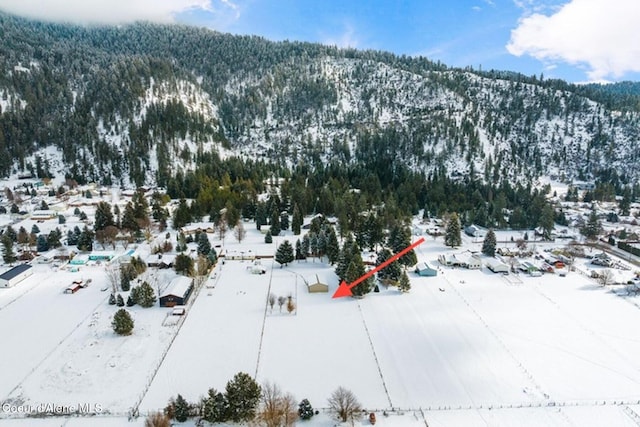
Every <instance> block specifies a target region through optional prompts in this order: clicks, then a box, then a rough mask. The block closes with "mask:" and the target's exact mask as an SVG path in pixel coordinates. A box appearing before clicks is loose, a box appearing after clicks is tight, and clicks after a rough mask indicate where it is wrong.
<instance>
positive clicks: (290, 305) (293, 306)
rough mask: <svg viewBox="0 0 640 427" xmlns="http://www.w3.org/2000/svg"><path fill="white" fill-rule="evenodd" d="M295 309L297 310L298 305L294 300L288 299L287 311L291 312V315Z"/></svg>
mask: <svg viewBox="0 0 640 427" xmlns="http://www.w3.org/2000/svg"><path fill="white" fill-rule="evenodd" d="M295 309H296V304H295V303H294V302H293V299H291V298H289V299H287V311H288V312H289V314H291V313H293V311H294V310H295Z"/></svg>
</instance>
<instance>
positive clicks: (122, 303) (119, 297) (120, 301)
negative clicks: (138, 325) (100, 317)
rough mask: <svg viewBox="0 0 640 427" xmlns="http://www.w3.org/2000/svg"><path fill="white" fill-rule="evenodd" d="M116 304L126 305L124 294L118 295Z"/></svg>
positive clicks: (119, 305)
mask: <svg viewBox="0 0 640 427" xmlns="http://www.w3.org/2000/svg"><path fill="white" fill-rule="evenodd" d="M116 305H117V306H118V307H124V298H122V295H120V294H118V296H117V297H116Z"/></svg>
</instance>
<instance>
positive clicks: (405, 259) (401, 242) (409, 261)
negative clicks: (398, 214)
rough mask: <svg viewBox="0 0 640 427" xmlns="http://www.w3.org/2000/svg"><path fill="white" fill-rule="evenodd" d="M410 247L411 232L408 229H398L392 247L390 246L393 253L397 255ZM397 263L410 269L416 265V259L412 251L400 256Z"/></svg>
mask: <svg viewBox="0 0 640 427" xmlns="http://www.w3.org/2000/svg"><path fill="white" fill-rule="evenodd" d="M409 246H411V230H410V229H409V227H398V231H397V235H396V238H395V242H394V246H391V249H392V250H393V253H395V254H397V253H400V252H402V251H403V250H405V249H406V248H408V247H409ZM398 262H399V263H400V264H401V265H404V266H406V267H410V266H412V265H416V264H417V263H418V257H417V256H416V253H415V251H414V250H413V249H411V250H410V251H409V252H407V253H406V254H404V255H402V256H401V257H400V258H399V259H398Z"/></svg>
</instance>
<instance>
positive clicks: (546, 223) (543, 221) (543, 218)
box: [537, 203, 555, 240]
mask: <svg viewBox="0 0 640 427" xmlns="http://www.w3.org/2000/svg"><path fill="white" fill-rule="evenodd" d="M554 217H555V212H554V211H553V207H551V205H550V204H548V203H545V205H544V208H543V209H542V214H541V215H540V219H539V221H538V224H537V225H538V226H539V227H541V228H542V238H543V239H544V240H551V232H552V231H553V227H554Z"/></svg>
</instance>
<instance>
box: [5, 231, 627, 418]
mask: <svg viewBox="0 0 640 427" xmlns="http://www.w3.org/2000/svg"><path fill="white" fill-rule="evenodd" d="M249 228H250V227H249V226H248V227H247V229H248V231H249V233H248V236H247V240H246V241H245V242H243V243H242V245H240V244H238V243H237V242H235V241H234V240H233V237H232V236H227V238H226V239H225V245H224V246H225V249H226V250H227V251H228V253H230V254H231V253H238V252H241V251H244V252H245V253H249V250H251V251H252V253H262V254H266V253H273V252H274V251H275V248H276V245H277V243H278V241H279V242H281V241H282V240H283V238H282V237H280V238H278V239H277V241H276V242H274V243H273V244H271V245H266V244H264V243H262V239H263V237H262V235H260V234H259V233H258V232H257V231H256V230H254V229H249ZM288 238H290V239H291V240H292V242H294V241H295V239H294V238H293V236H289V237H288ZM211 240H212V243H220V242H219V241H218V239H217V237H215V238H214V237H213V236H211ZM467 243H469V242H467ZM445 251H449V249H446V248H444V247H443V245H442V241H441V239H440V240H436V241H434V240H431V239H430V240H428V241H427V242H426V243H424V244H423V245H421V246H419V247H418V249H417V253H418V257H419V260H420V261H425V260H428V261H430V262H431V263H432V264H435V263H434V261H435V259H436V258H437V256H438V254H440V253H443V252H445ZM250 265H251V261H248V260H245V261H239V260H237V261H232V260H227V261H226V262H224V264H223V263H222V262H220V263H218V266H217V267H216V268H215V269H214V270H213V272H212V273H211V275H210V277H209V279H208V280H207V281H206V283H205V286H204V287H202V289H201V290H200V292H199V293H198V294H197V296H196V297H195V298H194V299H192V305H191V306H189V307H188V310H187V316H185V318H184V321H183V322H182V323H180V322H178V323H175V324H172V325H169V326H164V325H163V323H166V322H163V321H164V320H165V317H166V315H167V313H168V309H164V308H159V307H153V308H149V309H143V308H140V307H134V308H132V309H130V310H131V312H132V314H133V316H134V320H135V329H134V333H133V335H131V336H129V337H118V336H115V335H114V333H113V331H112V329H111V326H110V322H111V317H112V315H113V313H114V312H115V308H114V307H113V306H109V305H108V304H107V298H108V294H109V292H108V291H101V288H102V287H103V285H104V284H105V283H107V279H106V275H105V272H104V268H103V267H100V266H94V267H82V268H81V270H80V271H79V272H76V273H71V272H67V271H57V270H54V269H52V268H51V267H50V266H48V265H34V269H35V270H36V271H35V273H34V275H33V276H31V277H29V278H27V279H26V280H25V281H23V282H21V283H19V284H18V285H16V286H15V287H14V288H9V289H0V334H1V335H2V344H1V345H2V347H1V356H0V401H1V402H4V404H3V406H2V410H1V411H0V419H1V420H0V422H2V424H3V425H9V426H10V425H20V426H23V425H35V426H40V425H42V426H49V425H59V424H60V421H59V420H57V421H53V420H50V419H45V420H37V421H36V420H34V419H29V420H9V419H7V418H10V417H11V416H12V415H15V414H12V413H11V412H12V411H17V410H18V408H19V407H20V405H23V406H22V407H23V408H24V407H25V405H31V406H33V407H35V406H37V405H41V404H49V403H56V404H61V405H67V406H72V405H87V404H89V405H92V407H93V409H94V411H95V412H100V411H101V412H102V413H103V414H104V413H107V412H108V413H109V414H110V416H116V417H117V418H111V417H105V418H92V419H91V425H105V426H111V425H122V424H125V423H126V422H127V421H126V420H127V418H126V415H127V413H128V411H129V410H130V409H131V408H132V407H135V406H136V405H138V404H139V411H140V413H141V414H144V413H146V412H147V411H154V410H158V409H161V408H163V407H164V406H166V404H167V401H168V400H169V398H170V397H172V396H175V395H176V394H177V393H181V394H182V395H183V396H184V397H185V398H187V399H188V400H190V401H197V400H198V399H199V398H200V397H201V396H203V395H205V394H206V393H207V390H208V389H209V388H216V389H218V390H221V389H224V386H225V384H226V382H227V381H228V380H229V379H231V378H232V377H233V375H234V374H235V373H237V372H239V371H244V372H247V373H249V374H250V375H252V376H255V377H256V379H257V380H258V381H259V382H264V381H271V382H275V383H277V384H278V385H279V386H280V387H281V388H282V389H283V390H284V391H287V392H290V393H292V394H293V395H294V396H295V397H296V400H298V401H299V400H301V399H302V398H308V399H309V400H310V401H311V404H312V405H313V406H314V407H316V408H323V407H326V406H327V398H328V397H329V395H330V394H331V392H332V391H333V390H335V389H336V388H337V387H338V386H343V387H346V388H348V389H350V390H352V391H353V392H354V394H355V395H356V396H357V397H358V399H359V400H360V402H361V403H362V404H363V406H364V407H365V408H367V409H368V410H372V411H376V412H377V413H378V424H377V425H381V426H399V427H404V426H412V427H413V426H424V425H425V420H426V422H427V423H428V425H429V426H456V425H551V426H566V425H580V426H584V425H594V426H595V425H620V426H625V425H629V426H631V425H637V422H638V419H639V418H640V415H638V414H640V409H639V408H640V359H639V358H638V357H637V355H638V354H640V329H639V328H637V327H635V326H634V325H637V324H639V323H640V308H639V307H640V304H639V303H640V301H638V300H637V297H621V296H617V295H616V294H615V293H613V292H610V291H609V289H605V288H603V287H601V286H599V285H597V284H596V283H595V282H594V281H593V280H592V279H590V278H587V277H586V276H584V275H581V274H579V273H576V272H572V273H569V274H568V275H567V277H559V276H557V275H544V276H542V277H528V276H524V275H518V276H516V275H509V276H502V275H494V274H492V273H490V272H489V271H488V270H486V269H483V270H482V271H478V270H476V271H469V270H464V269H453V268H445V267H441V268H440V271H439V273H438V276H437V277H424V278H422V277H418V276H416V275H415V274H413V273H410V278H411V284H412V290H411V292H410V293H409V294H404V295H402V294H399V293H398V292H397V291H396V290H395V289H394V288H389V289H385V288H384V287H382V288H381V292H379V293H372V294H370V295H368V296H367V297H365V298H364V299H361V300H356V299H351V298H346V299H344V298H343V299H338V300H333V299H332V298H331V295H332V293H333V291H334V290H335V288H336V286H337V279H336V278H335V275H334V273H333V269H332V267H330V266H327V265H326V264H324V263H322V262H320V261H319V260H311V259H310V260H307V261H302V262H294V263H293V264H292V265H289V266H286V267H284V268H280V266H279V265H278V264H277V263H274V262H273V261H272V260H271V259H263V260H262V265H263V266H264V267H265V268H266V270H267V273H266V274H264V275H255V274H251V272H250V270H249V269H248V268H247V267H249V266H250ZM316 275H317V277H318V279H319V280H320V281H321V282H325V283H328V284H329V287H330V289H329V293H328V294H309V293H308V292H307V289H306V284H305V282H315V281H316ZM78 277H82V278H83V279H85V280H86V279H87V278H91V279H92V284H91V286H89V287H88V288H86V289H82V290H80V291H79V292H77V293H76V294H73V295H69V294H64V293H63V289H64V288H65V287H66V286H67V285H68V284H69V283H70V282H71V281H72V280H73V279H75V278H78ZM270 293H271V294H274V295H276V296H284V297H286V296H288V295H291V296H292V298H293V300H294V301H295V304H296V309H295V310H294V311H293V312H292V313H288V312H287V310H286V308H285V307H283V308H282V310H280V308H279V307H278V304H276V305H275V307H274V308H273V309H271V308H270V307H269V306H268V304H267V300H268V295H269V294H270ZM165 352H166V354H165ZM391 408H395V409H396V410H395V411H393V412H391V411H390V409H391ZM383 410H387V411H389V412H391V414H390V415H389V417H384V416H383V415H382V411H383ZM399 413H403V414H404V415H400V414H399ZM82 420H84V421H86V419H83V418H79V419H75V418H74V419H70V420H68V421H65V425H67V426H75V425H86V424H83V423H82V422H81V421H82ZM25 423H27V424H25ZM98 423H100V424H98ZM141 424H142V423H141V419H138V420H137V421H135V423H131V424H128V425H141ZM333 424H334V422H333V421H332V420H331V419H330V418H329V417H328V415H326V414H321V415H320V416H319V417H317V418H316V419H315V421H313V422H312V423H308V425H310V426H331V425H333Z"/></svg>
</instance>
